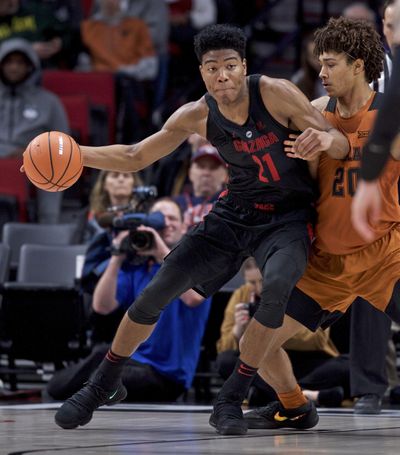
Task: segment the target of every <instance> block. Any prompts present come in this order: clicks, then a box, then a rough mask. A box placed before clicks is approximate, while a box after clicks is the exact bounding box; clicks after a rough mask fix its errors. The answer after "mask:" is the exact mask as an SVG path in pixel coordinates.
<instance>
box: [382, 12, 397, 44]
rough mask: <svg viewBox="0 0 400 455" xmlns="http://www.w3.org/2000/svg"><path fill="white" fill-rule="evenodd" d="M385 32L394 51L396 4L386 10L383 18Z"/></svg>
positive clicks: (387, 40)
mask: <svg viewBox="0 0 400 455" xmlns="http://www.w3.org/2000/svg"><path fill="white" fill-rule="evenodd" d="M382 23H383V34H384V35H385V38H386V42H387V43H388V46H389V48H390V50H391V51H393V35H394V25H395V14H394V5H390V6H388V7H387V8H386V10H385V17H384V18H383V20H382Z"/></svg>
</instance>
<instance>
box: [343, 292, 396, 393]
mask: <svg viewBox="0 0 400 455" xmlns="http://www.w3.org/2000/svg"><path fill="white" fill-rule="evenodd" d="M391 323H392V322H391V320H390V319H389V318H388V317H387V316H386V315H385V314H384V313H382V312H381V311H378V310H376V309H375V308H374V307H373V306H372V305H370V304H369V303H368V302H366V301H365V300H363V299H357V300H356V301H355V302H354V303H353V305H352V307H351V326H350V389H351V396H353V397H358V396H361V395H366V394H369V393H373V394H376V395H379V396H380V397H382V396H383V395H384V393H385V391H386V389H387V386H388V379H387V373H386V354H387V352H388V342H389V339H390V337H391V329H390V327H391Z"/></svg>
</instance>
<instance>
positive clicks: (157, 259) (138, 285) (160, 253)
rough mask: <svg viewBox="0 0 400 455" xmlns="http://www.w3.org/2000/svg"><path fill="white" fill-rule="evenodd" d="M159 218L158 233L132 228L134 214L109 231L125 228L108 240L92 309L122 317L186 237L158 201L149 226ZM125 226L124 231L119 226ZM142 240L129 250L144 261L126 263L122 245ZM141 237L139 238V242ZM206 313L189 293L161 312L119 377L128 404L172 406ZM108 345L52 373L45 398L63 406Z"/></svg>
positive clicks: (172, 210) (175, 215)
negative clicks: (143, 241) (143, 240)
mask: <svg viewBox="0 0 400 455" xmlns="http://www.w3.org/2000/svg"><path fill="white" fill-rule="evenodd" d="M160 214H162V215H163V217H162V218H163V227H162V228H160V225H158V228H160V229H159V230H158V229H156V228H155V227H151V226H149V225H147V226H145V225H139V226H137V223H139V221H137V219H138V218H139V219H140V216H139V217H138V215H139V214H131V215H125V216H122V217H117V218H114V220H113V225H114V226H115V225H121V226H130V227H129V229H128V230H121V231H120V232H118V233H117V234H116V236H115V237H114V238H113V240H112V248H111V254H112V256H111V259H110V260H109V261H108V264H107V266H106V269H105V271H104V273H103V274H102V276H101V278H100V280H99V282H98V284H97V286H96V287H95V290H94V294H93V304H92V305H93V309H94V311H96V312H97V313H99V314H103V315H108V314H112V313H113V312H114V311H117V310H119V309H121V308H122V309H123V310H124V311H125V310H126V309H127V308H128V307H129V306H130V305H131V303H132V301H133V300H134V299H136V297H137V296H138V295H139V294H140V293H141V292H142V291H143V289H144V288H145V287H146V285H147V284H148V283H149V282H150V281H151V279H152V278H153V277H154V275H155V274H156V272H157V271H158V269H159V268H160V265H161V263H162V262H163V259H164V257H165V256H166V255H167V254H168V253H169V252H170V250H171V249H172V248H173V247H174V246H175V245H176V244H177V243H178V242H179V240H180V239H181V238H182V235H183V234H184V232H185V231H186V228H185V225H184V223H183V218H182V213H181V211H180V208H179V206H178V205H177V204H176V202H174V201H173V200H172V199H170V198H161V199H159V200H157V201H156V202H155V203H154V204H153V205H152V207H151V209H150V213H149V215H148V217H147V218H144V217H143V214H140V215H141V216H142V219H144V220H147V222H149V220H150V221H151V222H153V223H154V220H158V221H159V220H160ZM123 223H125V225H124V224H123ZM153 226H156V223H154V224H153ZM138 233H141V234H144V236H142V237H144V238H146V239H147V240H150V242H149V243H148V247H145V248H143V246H139V250H137V248H138V245H136V244H134V245H133V247H132V249H133V250H135V251H136V255H137V256H139V257H141V258H142V259H143V260H142V262H141V263H139V264H138V263H135V262H132V261H127V260H126V257H127V252H126V249H125V248H126V247H124V246H123V245H124V244H126V240H125V239H129V238H132V234H135V235H134V238H137V234H138ZM139 237H140V236H139ZM209 309H210V299H206V300H205V299H204V298H203V297H201V296H200V295H199V294H197V293H196V292H195V291H193V290H188V291H187V292H185V293H183V294H182V295H181V296H180V297H179V298H176V299H174V300H173V301H172V302H170V304H169V305H168V307H166V308H165V310H164V311H163V313H162V315H161V318H160V322H159V324H157V328H156V329H155V330H154V332H153V333H152V335H151V336H150V337H149V338H148V340H147V341H145V342H144V343H143V344H142V345H141V347H140V349H138V350H137V351H136V352H135V354H134V355H133V356H132V357H131V359H130V361H129V362H128V363H127V364H126V366H125V368H124V372H123V376H122V380H123V383H124V385H125V387H126V388H127V391H128V397H127V399H128V400H129V401H136V402H140V401H141V402H148V401H153V402H170V401H174V400H176V399H177V398H178V397H179V396H180V395H181V394H182V393H183V392H184V391H185V390H187V389H188V388H189V387H190V386H191V383H192V379H193V376H194V374H195V370H196V366H197V361H198V357H199V354H200V344H201V340H202V337H203V332H204V328H205V325H206V322H207V318H208V313H209ZM108 348H109V346H108V345H99V346H97V347H96V348H95V349H94V350H93V352H92V353H91V354H90V355H89V357H87V358H86V359H84V360H82V361H81V362H80V363H78V364H76V365H73V366H72V367H69V368H67V369H65V370H63V371H60V372H57V373H56V374H55V375H54V376H53V378H52V379H51V380H50V382H49V383H48V386H47V392H48V394H49V395H50V396H51V397H52V398H54V399H57V400H63V399H65V398H67V397H68V396H70V395H71V394H73V393H75V392H76V391H77V390H79V389H80V388H81V387H82V386H83V384H84V383H85V382H86V381H87V380H88V379H89V376H90V374H91V373H92V372H93V371H94V370H95V369H96V368H97V366H98V365H99V364H100V362H101V360H102V359H103V358H104V355H105V353H106V352H107V350H108Z"/></svg>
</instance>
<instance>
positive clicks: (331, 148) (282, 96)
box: [272, 79, 349, 160]
mask: <svg viewBox="0 0 400 455" xmlns="http://www.w3.org/2000/svg"><path fill="white" fill-rule="evenodd" d="M274 85H275V87H274V89H273V90H272V92H273V95H272V96H273V97H275V98H276V100H277V106H278V109H279V111H278V117H281V118H282V116H283V115H286V118H288V119H289V127H291V128H293V129H298V130H300V131H303V133H302V134H300V135H299V136H298V137H297V139H296V140H295V142H294V144H293V152H294V153H295V154H296V157H298V158H302V159H306V160H314V159H316V158H318V156H319V155H320V154H321V153H322V152H326V153H328V154H329V156H331V157H332V158H335V159H343V158H344V157H346V155H347V154H348V153H349V142H348V140H347V138H346V136H344V135H343V134H342V133H341V132H340V131H338V130H337V129H335V128H334V127H332V125H331V124H330V123H329V122H328V121H327V120H326V119H325V117H324V116H323V115H322V114H321V112H320V111H319V110H318V109H316V108H315V107H314V106H312V105H311V103H310V102H309V100H308V99H307V98H306V96H305V95H304V94H303V92H301V90H299V89H298V88H297V87H296V86H295V85H294V84H292V83H291V82H289V81H287V80H284V79H278V80H275V82H274ZM278 100H279V102H278Z"/></svg>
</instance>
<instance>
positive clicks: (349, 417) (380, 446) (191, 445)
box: [0, 403, 400, 455]
mask: <svg viewBox="0 0 400 455" xmlns="http://www.w3.org/2000/svg"><path fill="white" fill-rule="evenodd" d="M58 406H59V404H54V403H51V404H37V405H9V406H0V454H1V455H23V454H39V455H40V454H43V455H50V454H55V455H56V454H57V455H62V454H65V455H88V454H98V455H101V454H109V455H113V454H116V455H124V454H145V455H152V454H174V455H177V454H202V455H203V454H204V455H205V454H210V455H211V454H213V455H214V454H215V455H222V454H223V455H236V454H288V455H308V454H321V455H330V454H351V455H360V454H362V455H372V454H373V455H378V454H393V455H399V454H400V411H399V410H383V411H382V413H381V414H380V415H379V416H354V415H353V413H352V410H351V409H333V410H327V409H320V423H319V424H318V426H317V427H316V428H315V429H312V430H307V431H298V430H291V429H286V430H283V429H282V430H249V432H248V434H247V435H246V436H220V435H218V434H217V433H215V430H214V429H213V428H212V427H210V426H209V425H208V417H209V414H210V410H211V407H210V406H185V405H174V406H173V405H170V406H158V405H129V404H126V405H125V404H121V405H117V406H113V407H110V408H107V407H105V408H101V409H100V410H98V411H97V412H96V413H95V414H94V417H93V420H92V421H91V422H90V423H89V424H88V425H86V426H85V427H80V428H79V429H76V430H62V429H60V428H58V427H57V426H56V424H55V423H54V420H53V418H54V413H55V410H56V408H57V407H58Z"/></svg>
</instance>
